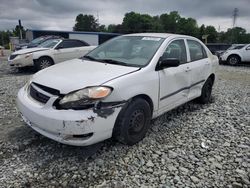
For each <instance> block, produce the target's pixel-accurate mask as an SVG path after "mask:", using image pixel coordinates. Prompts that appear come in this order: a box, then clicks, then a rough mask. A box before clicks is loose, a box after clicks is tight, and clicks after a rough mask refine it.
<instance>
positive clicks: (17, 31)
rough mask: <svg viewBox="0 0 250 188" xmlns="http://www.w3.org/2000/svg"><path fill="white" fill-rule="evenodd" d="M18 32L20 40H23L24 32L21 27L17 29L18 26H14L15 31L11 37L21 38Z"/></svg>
mask: <svg viewBox="0 0 250 188" xmlns="http://www.w3.org/2000/svg"><path fill="white" fill-rule="evenodd" d="M20 30H21V31H22V38H23V39H24V38H25V30H24V27H23V26H21V27H19V25H16V27H15V29H14V30H13V36H15V37H19V38H21V36H20Z"/></svg>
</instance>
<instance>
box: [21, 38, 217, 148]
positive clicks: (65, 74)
mask: <svg viewBox="0 0 250 188" xmlns="http://www.w3.org/2000/svg"><path fill="white" fill-rule="evenodd" d="M125 36H144V37H160V38H163V39H164V41H163V42H162V44H161V45H160V47H159V48H158V50H157V51H156V53H155V54H154V56H153V57H152V59H151V60H150V63H149V64H148V65H147V66H145V67H142V68H138V67H127V66H121V65H114V64H108V63H107V64H106V63H100V62H95V61H89V60H80V59H74V60H71V61H68V62H64V63H61V64H58V65H55V66H52V67H49V68H47V69H44V70H42V71H40V72H38V73H36V74H35V75H34V76H33V77H32V78H31V80H30V81H29V82H28V83H27V84H26V85H25V86H24V87H23V88H21V89H20V91H19V92H18V99H17V104H18V108H19V110H20V112H21V114H22V116H23V119H24V120H25V121H26V123H27V124H28V125H29V126H31V127H32V128H33V129H34V130H36V131H37V132H39V133H41V134H43V135H45V136H47V137H49V138H51V139H53V140H56V141H58V142H61V143H65V144H70V145H77V146H85V145H91V144H94V143H97V142H100V141H102V140H105V139H108V138H110V137H111V136H112V133H113V128H114V125H115V121H116V119H117V116H118V114H119V113H120V111H121V109H122V108H123V105H124V104H126V103H127V101H129V100H130V99H131V98H133V97H135V96H140V95H144V96H147V97H149V98H150V99H151V101H152V105H153V106H152V111H153V114H152V118H156V117H158V116H159V115H161V114H163V113H165V112H167V111H169V110H171V109H173V108H175V107H177V106H179V105H181V104H183V103H185V102H188V101H190V100H192V99H194V98H197V97H199V96H200V95H201V89H202V87H203V85H204V83H205V81H206V80H207V79H208V78H209V76H211V75H213V76H215V74H216V68H217V66H218V58H217V57H216V56H214V55H212V54H211V52H210V51H209V50H208V49H207V47H206V46H205V45H204V44H203V43H201V42H200V41H199V40H198V39H196V38H193V37H190V36H184V35H175V34H164V33H163V34H162V33H143V34H130V35H125ZM177 39H181V40H184V41H185V45H186V46H185V47H186V50H187V56H186V58H187V62H188V63H185V64H181V65H179V66H178V67H171V68H166V69H163V70H157V68H156V67H157V64H158V62H159V59H160V57H161V56H162V55H163V53H164V52H165V50H166V48H167V47H168V45H169V44H170V43H171V41H174V40H177ZM187 39H190V40H194V41H197V42H199V43H200V45H201V46H202V47H203V48H204V50H205V52H206V54H207V57H206V58H204V59H201V60H197V61H191V56H190V52H189V50H188V46H187ZM97 49H98V48H97ZM37 84H39V85H37ZM31 85H32V87H35V88H36V90H37V91H39V93H41V94H43V95H46V96H48V97H49V100H48V101H47V102H46V103H41V102H39V101H37V100H36V99H34V98H33V97H31V95H30V88H31ZM41 85H42V87H40V86H41ZM44 86H46V87H49V88H53V89H56V90H58V91H59V92H60V94H61V95H64V94H68V93H71V92H73V91H77V90H79V89H82V88H86V87H91V86H107V87H111V88H113V90H112V92H111V94H110V95H109V96H107V97H106V98H104V99H102V100H101V102H102V103H109V102H120V103H119V104H121V105H110V106H108V107H106V108H103V109H102V108H101V109H98V108H96V106H97V105H98V104H99V103H98V102H97V103H96V105H95V107H93V108H89V109H82V110H73V109H69V110H64V109H60V110H58V109H56V108H55V107H54V105H53V104H54V103H55V102H56V101H57V100H58V99H59V96H58V94H54V93H50V92H48V90H47V89H44V88H43V87H44ZM109 112H110V113H109ZM89 133H93V135H91V136H89V137H86V138H75V137H73V135H76V134H86V135H88V134H89Z"/></svg>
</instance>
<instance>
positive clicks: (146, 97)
mask: <svg viewBox="0 0 250 188" xmlns="http://www.w3.org/2000/svg"><path fill="white" fill-rule="evenodd" d="M136 98H142V99H144V100H145V101H147V102H148V104H149V106H150V110H151V115H152V114H153V111H154V104H153V101H152V99H151V98H150V97H149V96H148V95H145V94H140V95H136V96H134V97H133V98H132V99H136Z"/></svg>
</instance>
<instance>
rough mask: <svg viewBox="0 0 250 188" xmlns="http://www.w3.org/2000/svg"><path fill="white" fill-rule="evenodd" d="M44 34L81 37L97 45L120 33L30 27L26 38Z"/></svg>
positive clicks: (30, 38) (70, 37)
mask: <svg viewBox="0 0 250 188" xmlns="http://www.w3.org/2000/svg"><path fill="white" fill-rule="evenodd" d="M44 35H55V36H61V37H63V38H69V39H79V40H83V41H85V42H87V43H89V44H90V45H94V46H96V45H99V44H102V43H103V42H105V41H107V40H109V39H111V38H113V37H117V36H119V35H120V34H118V33H105V32H81V31H56V30H34V29H28V30H27V31H26V39H27V40H29V41H31V40H33V39H35V38H37V37H40V36H44Z"/></svg>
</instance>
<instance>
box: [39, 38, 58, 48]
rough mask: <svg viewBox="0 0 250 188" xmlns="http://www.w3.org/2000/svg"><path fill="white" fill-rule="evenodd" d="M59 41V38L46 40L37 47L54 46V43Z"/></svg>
mask: <svg viewBox="0 0 250 188" xmlns="http://www.w3.org/2000/svg"><path fill="white" fill-rule="evenodd" d="M59 41H60V39H50V40H46V41H45V42H43V43H42V44H40V45H39V46H38V47H41V48H54V47H55V45H57V44H58V42H59Z"/></svg>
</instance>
